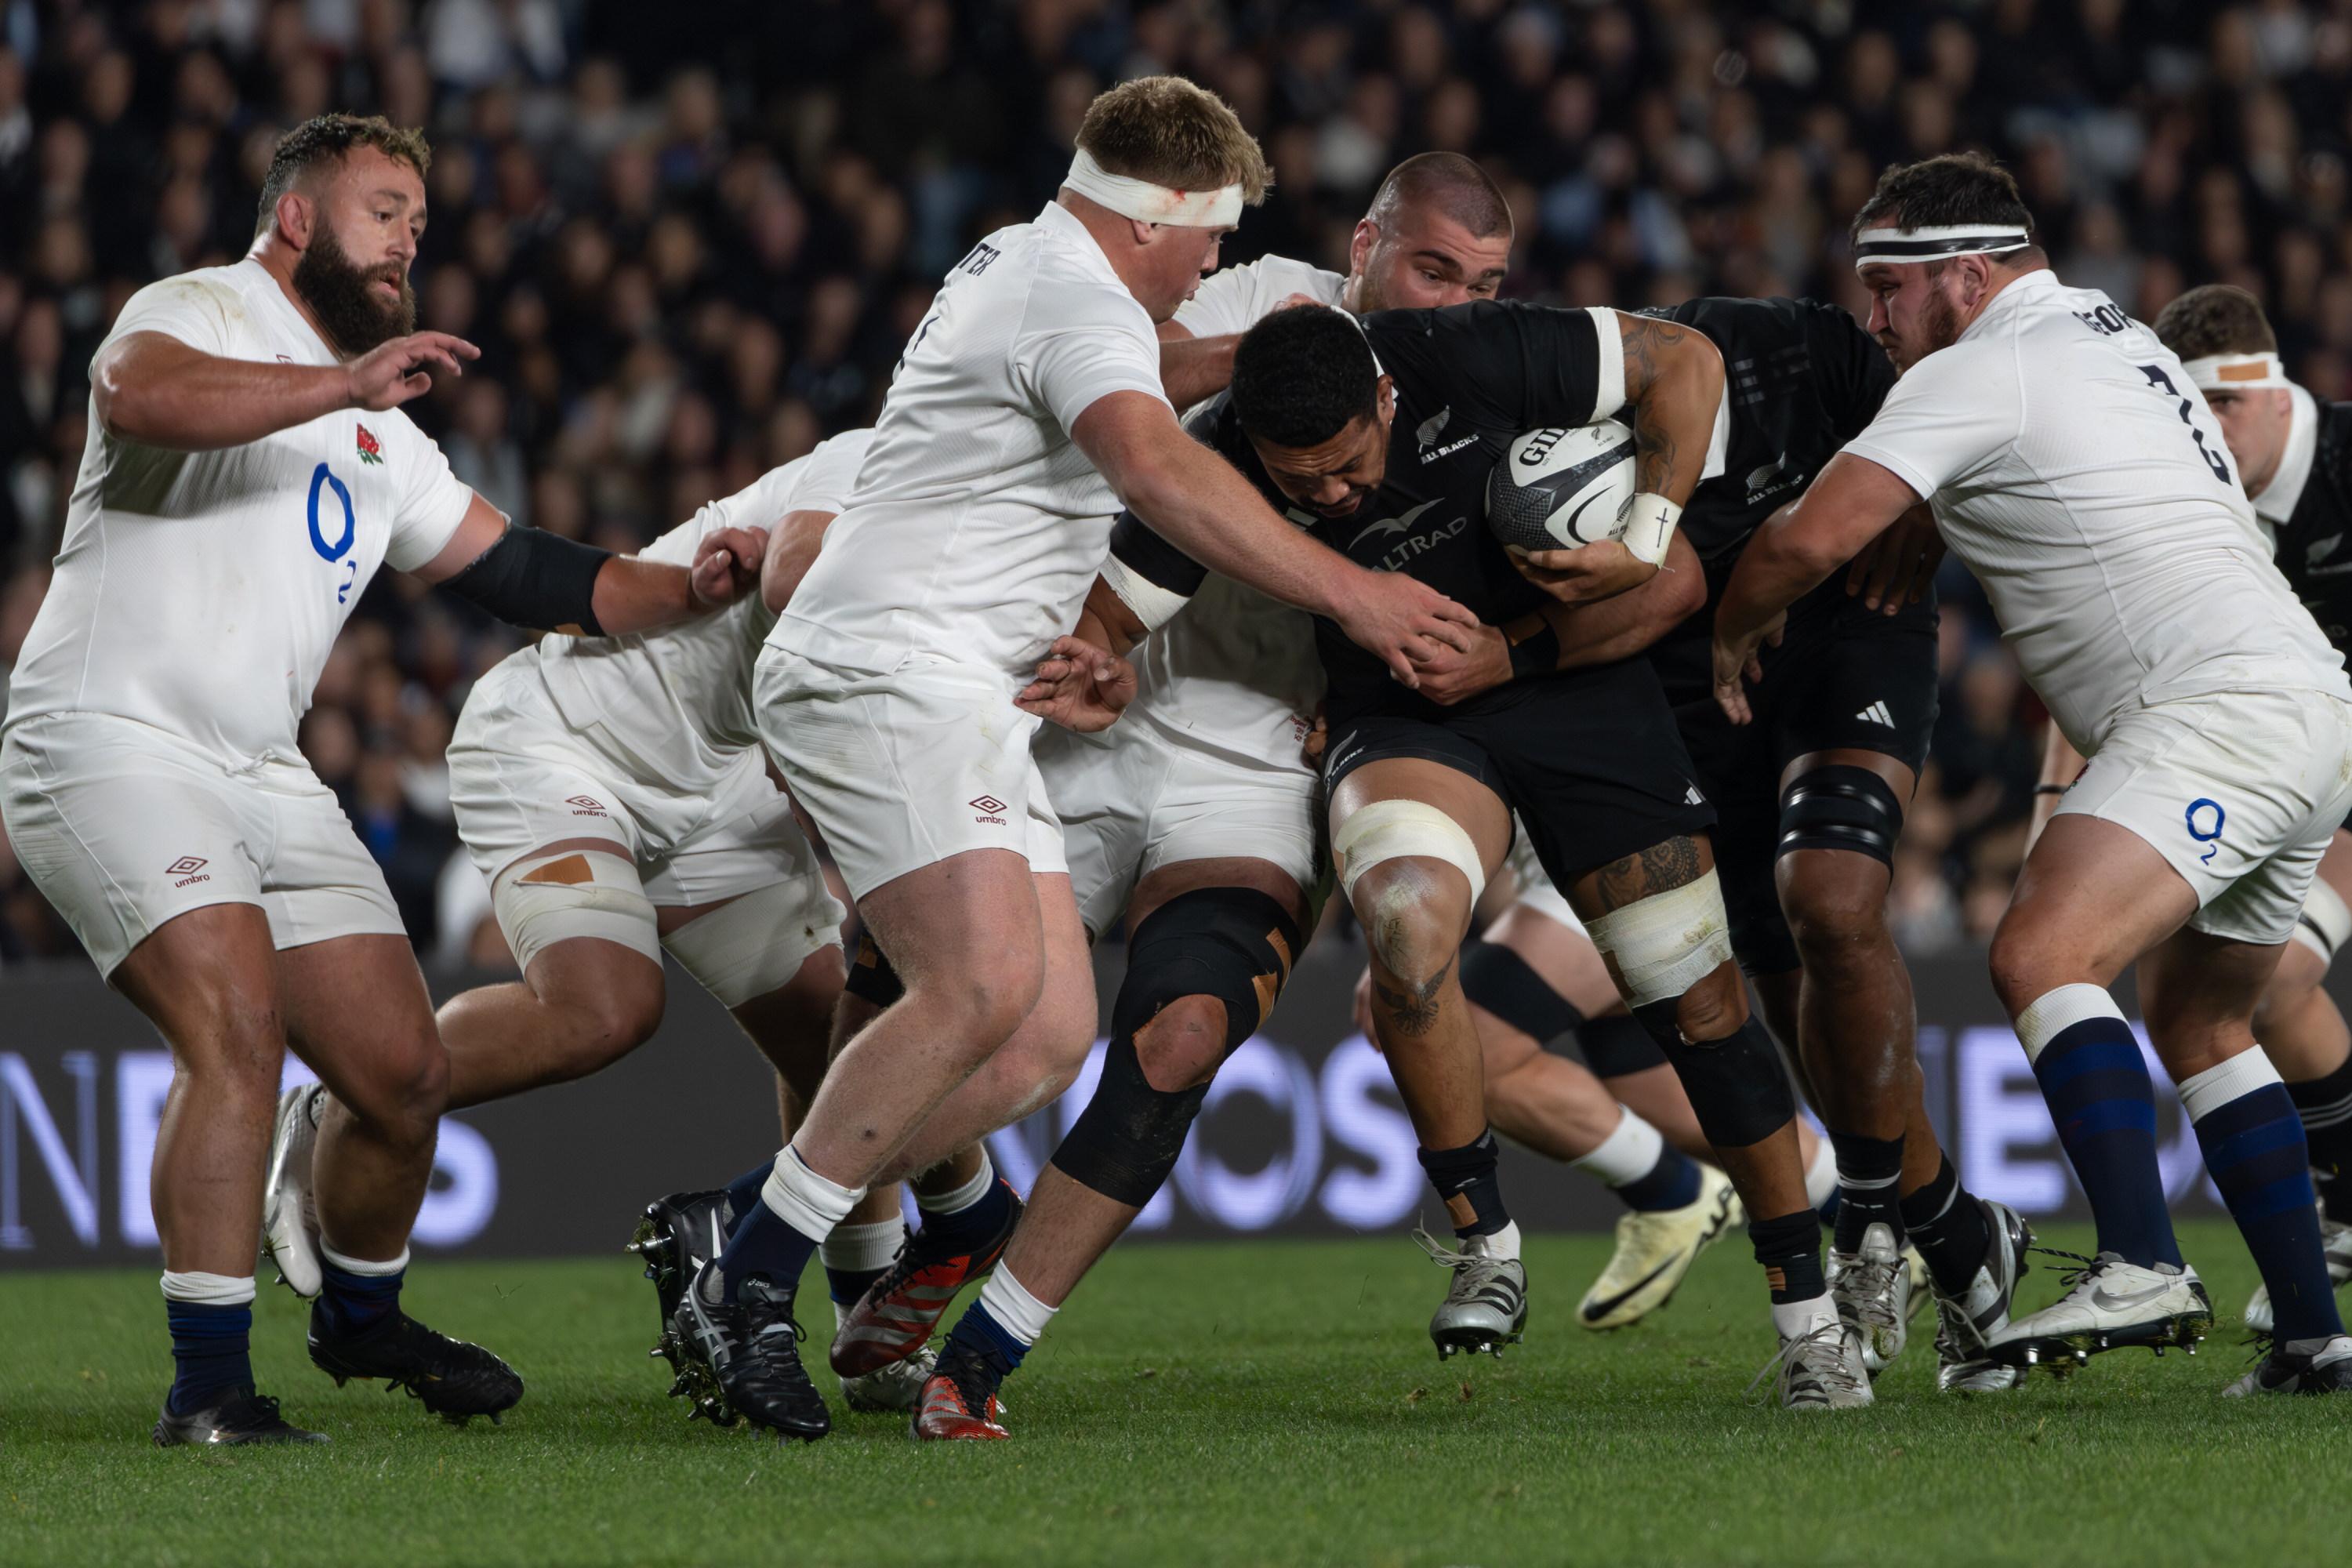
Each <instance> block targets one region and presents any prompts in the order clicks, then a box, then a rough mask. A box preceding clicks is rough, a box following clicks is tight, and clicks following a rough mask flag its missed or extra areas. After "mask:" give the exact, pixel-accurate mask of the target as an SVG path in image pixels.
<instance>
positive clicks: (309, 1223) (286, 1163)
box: [261, 1083, 327, 1301]
mask: <svg viewBox="0 0 2352 1568" xmlns="http://www.w3.org/2000/svg"><path fill="white" fill-rule="evenodd" d="M326 1098H327V1086H326V1085H325V1084H322V1083H299V1084H296V1085H295V1086H294V1087H293V1088H292V1089H288V1090H287V1091H286V1092H285V1093H284V1094H281V1095H279V1096H278V1124H277V1126H276V1127H274V1128H273V1129H272V1130H271V1131H270V1135H269V1175H268V1181H267V1183H266V1184H265V1185H264V1186H263V1188H262V1200H261V1249H262V1250H263V1251H264V1252H266V1253H268V1255H269V1260H270V1262H272V1263H274V1264H276V1265H277V1266H278V1279H279V1280H280V1281H281V1282H282V1283H283V1284H284V1285H285V1286H286V1288H287V1289H289V1290H291V1291H293V1292H294V1294H296V1295H297V1296H299V1297H301V1298H302V1299H303V1300H306V1301H309V1300H316V1299H317V1297H318V1294H319V1290H320V1287H322V1286H323V1285H324V1284H325V1283H326V1277H325V1275H324V1274H323V1273H321V1272H320V1269H321V1267H322V1266H321V1264H320V1258H319V1205H318V1203H317V1201H316V1200H315V1199H313V1198H312V1196H311V1195H310V1155H311V1153H312V1152H314V1151H315V1150H316V1149H317V1148H318V1146H319V1110H320V1106H321V1105H322V1104H323V1103H324V1102H325V1100H326Z"/></svg>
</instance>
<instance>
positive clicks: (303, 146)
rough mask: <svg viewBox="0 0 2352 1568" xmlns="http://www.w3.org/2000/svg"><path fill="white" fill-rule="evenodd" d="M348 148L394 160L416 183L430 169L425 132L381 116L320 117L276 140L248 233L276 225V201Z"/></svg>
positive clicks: (338, 159)
mask: <svg viewBox="0 0 2352 1568" xmlns="http://www.w3.org/2000/svg"><path fill="white" fill-rule="evenodd" d="M354 147H373V148H374V149H376V150H377V151H378V152H380V153H383V154H384V155H385V156H386V157H389V158H397V159H399V160H400V161H401V162H402V163H406V164H407V165H408V166H409V167H411V168H413V169H415V171H416V177H417V178H418V179H420V180H421V179H423V178H424V177H425V171H427V170H429V169H430V168H432V167H433V148H432V146H431V145H430V144H429V143H427V142H426V141H425V132H423V131H421V130H417V131H404V130H402V129H401V128H400V127H399V126H397V125H394V123H393V122H392V121H389V120H386V119H385V118H384V117H383V115H381V114H369V115H358V114H321V115H319V116H317V117H316V118H315V119H310V120H306V121H303V122H302V123H301V124H299V125H297V126H296V127H295V128H294V129H293V130H291V131H289V132H287V133H286V134H285V135H283V136H280V137H279V138H278V145H277V146H276V147H275V148H273V149H272V150H271V151H270V154H269V173H268V174H267V175H266V176H264V178H263V179H262V182H261V210H260V212H259V214H258V215H257V217H256V221H255V224H254V232H255V233H256V234H260V233H263V232H265V231H267V230H268V227H269V226H270V225H271V224H273V223H275V222H277V221H278V197H280V196H282V195H285V194H286V193H287V192H288V191H289V190H291V189H293V188H294V183H295V182H296V181H297V180H299V179H300V178H301V177H302V176H303V175H305V174H309V173H310V171H311V170H312V169H314V168H317V167H318V166H320V164H322V163H341V162H342V161H343V160H344V159H345V158H347V157H349V156H350V155H351V153H352V149H353V148H354Z"/></svg>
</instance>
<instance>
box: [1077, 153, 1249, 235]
mask: <svg viewBox="0 0 2352 1568" xmlns="http://www.w3.org/2000/svg"><path fill="white" fill-rule="evenodd" d="M1062 184H1063V186H1064V187H1065V188H1066V189H1068V190H1073V191H1076V192H1077V193H1078V195H1082V196H1084V197H1086V198H1087V200H1089V201H1093V202H1098V203H1100V204H1101V205H1104V206H1107V207H1108V208H1109V209H1110V210H1111V211H1113V212H1115V213H1117V214H1118V216H1121V217H1131V218H1133V219H1134V220H1135V221H1136V222H1138V223H1171V224H1178V225H1181V226H1184V227H1186V228H1231V227H1232V226H1234V225H1235V224H1237V223H1239V222H1241V221H1242V188H1241V186H1240V185H1239V184H1231V185H1220V186H1218V187H1217V188H1216V189H1214V190H1209V191H1176V190H1171V189H1169V188H1168V187H1167V186H1166V185H1155V184H1152V183H1151V182H1150V180H1137V179H1130V178H1129V177H1128V176H1127V175H1125V174H1112V173H1111V172H1110V171H1108V169H1105V168H1104V167H1103V166H1102V165H1101V164H1100V163H1096V162H1095V161H1094V159H1093V158H1092V157H1091V156H1090V155H1088V153H1087V150H1086V149H1085V148H1083V147H1081V148H1079V149H1078V153H1077V156H1076V157H1075V158H1073V159H1071V160H1070V172H1069V174H1067V175H1066V176H1065V177H1064V178H1063V180H1062Z"/></svg>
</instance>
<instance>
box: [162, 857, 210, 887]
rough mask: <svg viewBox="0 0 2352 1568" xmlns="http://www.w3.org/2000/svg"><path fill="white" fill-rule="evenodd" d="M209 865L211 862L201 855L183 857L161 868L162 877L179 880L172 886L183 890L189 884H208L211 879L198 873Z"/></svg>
mask: <svg viewBox="0 0 2352 1568" xmlns="http://www.w3.org/2000/svg"><path fill="white" fill-rule="evenodd" d="M211 864H212V862H211V861H209V860H207V859H205V858H204V857H203V856H201V855H183V856H181V857H180V858H178V859H177V860H174V861H173V862H172V863H171V864H170V865H168V866H166V867H164V868H163V875H165V876H166V877H176V878H178V879H179V880H178V881H176V882H173V884H172V886H173V887H175V888H184V887H186V886H188V885H189V884H190V883H191V882H209V881H211V880H212V879H211V878H210V877H208V876H204V875H200V873H202V872H203V870H204V868H205V867H206V866H209V865H211Z"/></svg>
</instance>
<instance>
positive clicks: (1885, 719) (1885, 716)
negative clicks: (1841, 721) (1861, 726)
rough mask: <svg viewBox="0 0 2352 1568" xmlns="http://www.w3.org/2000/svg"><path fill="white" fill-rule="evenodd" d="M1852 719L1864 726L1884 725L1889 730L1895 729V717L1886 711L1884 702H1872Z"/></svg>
mask: <svg viewBox="0 0 2352 1568" xmlns="http://www.w3.org/2000/svg"><path fill="white" fill-rule="evenodd" d="M1854 717H1855V718H1857V719H1859V720H1861V721H1863V722H1864V723H1865V724H1884V725H1885V726H1886V727H1887V728H1888V729H1890V730H1892V729H1893V728H1895V715H1894V714H1892V713H1889V712H1888V711H1887V710H1886V704H1885V703H1884V702H1874V703H1872V704H1871V705H1870V706H1869V707H1867V708H1865V709H1864V710H1862V711H1861V712H1859V713H1857V714H1855V715H1854Z"/></svg>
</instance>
